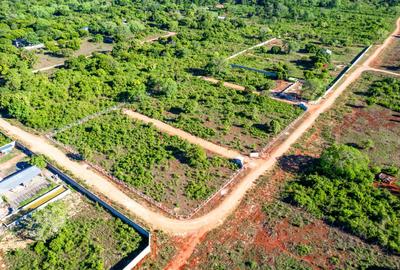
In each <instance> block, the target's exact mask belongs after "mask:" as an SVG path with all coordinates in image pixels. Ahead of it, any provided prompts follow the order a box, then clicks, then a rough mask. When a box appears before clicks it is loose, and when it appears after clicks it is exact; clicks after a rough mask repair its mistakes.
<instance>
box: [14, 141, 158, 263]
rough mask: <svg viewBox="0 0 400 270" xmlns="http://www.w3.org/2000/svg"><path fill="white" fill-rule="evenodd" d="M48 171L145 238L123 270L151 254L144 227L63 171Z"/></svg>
mask: <svg viewBox="0 0 400 270" xmlns="http://www.w3.org/2000/svg"><path fill="white" fill-rule="evenodd" d="M16 146H17V147H18V148H19V149H21V150H22V151H23V152H25V153H26V154H28V155H29V156H31V155H34V153H33V152H32V151H31V150H29V149H28V148H27V147H25V146H24V145H22V144H21V143H19V142H16ZM47 169H48V170H49V171H50V172H52V173H54V174H56V175H58V177H59V178H60V179H61V180H62V181H64V182H65V183H67V184H68V185H70V186H72V187H73V188H74V189H76V190H77V191H79V192H80V193H81V194H83V195H85V196H86V197H87V198H89V199H90V200H92V201H94V202H96V203H98V204H99V205H101V206H102V207H103V208H105V209H106V210H107V211H109V212H110V213H111V214H112V215H113V216H115V217H117V218H119V219H121V220H122V221H123V222H125V223H126V224H128V225H129V226H131V227H132V228H134V229H135V230H136V231H137V232H138V233H139V234H140V235H141V236H142V237H143V240H144V241H143V242H144V244H142V245H141V250H139V251H138V253H137V255H136V256H135V258H133V259H132V261H130V262H129V263H128V265H126V266H124V267H123V268H122V269H123V270H131V269H132V268H133V267H135V266H136V265H137V264H138V263H139V262H140V261H141V260H142V259H143V258H144V257H146V255H147V254H149V253H150V252H151V247H150V243H151V234H150V232H148V231H147V230H145V229H144V228H143V227H142V226H140V225H139V224H137V223H135V222H134V221H132V220H131V219H130V218H128V217H127V216H125V215H123V214H122V213H121V212H119V211H118V210H117V209H115V208H114V207H112V206H111V205H109V204H108V203H106V202H105V201H103V200H102V199H100V198H99V197H97V196H96V195H94V194H93V193H92V192H90V191H89V190H88V189H86V188H84V187H83V186H81V185H80V184H79V183H77V182H76V181H75V180H73V179H72V178H71V177H69V176H68V175H66V174H65V173H63V172H62V171H60V170H59V169H57V168H56V167H55V166H54V165H52V164H50V163H47Z"/></svg>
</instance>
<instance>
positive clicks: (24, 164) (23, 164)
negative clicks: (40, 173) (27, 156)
mask: <svg viewBox="0 0 400 270" xmlns="http://www.w3.org/2000/svg"><path fill="white" fill-rule="evenodd" d="M31 166H32V165H31V164H29V163H28V162H26V161H21V162H18V163H17V164H16V165H15V167H16V168H17V169H18V170H23V169H26V168H29V167H31Z"/></svg>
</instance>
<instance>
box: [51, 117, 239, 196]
mask: <svg viewBox="0 0 400 270" xmlns="http://www.w3.org/2000/svg"><path fill="white" fill-rule="evenodd" d="M56 139H57V140H59V141H60V142H62V143H64V144H69V145H72V146H74V147H75V148H76V149H77V150H78V151H79V153H81V154H82V155H83V157H84V158H85V159H87V160H89V161H91V162H93V163H96V164H99V165H101V166H103V167H104V168H105V169H106V170H108V171H110V172H111V173H112V174H113V175H115V176H116V177H117V178H118V179H120V180H122V181H124V182H126V183H127V184H129V185H132V186H134V187H136V188H138V189H140V190H143V191H144V192H145V193H147V194H149V195H150V196H152V197H153V198H154V199H156V200H158V201H161V200H162V199H163V198H165V195H166V193H167V192H169V190H170V188H171V187H169V186H168V184H167V181H166V180H164V179H160V177H156V175H157V171H158V169H159V168H160V166H161V167H165V166H167V167H168V164H169V161H177V162H178V163H179V164H181V165H180V166H183V167H184V168H185V175H186V178H188V179H189V182H191V184H189V183H188V187H187V189H186V196H188V197H189V198H191V199H200V198H205V197H206V196H207V195H209V194H210V192H211V191H212V189H211V188H210V187H211V186H212V185H213V180H215V178H218V177H217V175H215V173H214V172H213V168H214V167H225V168H232V169H233V168H234V167H235V166H234V164H233V163H230V162H229V161H228V160H226V159H221V158H217V157H213V158H212V157H208V156H207V155H206V153H205V151H204V150H203V149H202V148H200V147H198V146H195V145H192V144H190V143H188V142H187V141H184V140H182V139H179V138H178V137H172V136H169V135H166V134H163V133H161V132H159V131H157V130H156V129H155V128H153V127H151V126H148V125H145V124H141V123H139V122H136V121H134V120H132V119H130V118H128V117H127V116H123V115H122V114H119V113H112V114H109V115H104V116H101V117H99V118H97V119H94V120H91V121H89V122H86V123H84V124H82V125H80V126H76V127H73V128H71V129H69V130H67V131H65V132H62V133H59V134H58V135H57V137H56ZM157 168H158V169H157ZM183 180H184V179H181V181H183ZM192 182H193V183H192ZM198 185H201V188H199V187H198ZM199 189H201V192H200V191H199Z"/></svg>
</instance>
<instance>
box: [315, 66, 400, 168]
mask: <svg viewBox="0 0 400 270" xmlns="http://www.w3.org/2000/svg"><path fill="white" fill-rule="evenodd" d="M387 78H388V77H387V76H384V75H380V74H377V73H364V74H363V76H362V78H361V79H360V80H359V81H357V82H356V83H355V84H353V86H352V87H351V92H349V94H348V95H349V97H348V100H347V101H346V102H344V101H342V102H340V103H339V104H338V105H337V107H336V108H337V109H336V112H338V113H337V115H331V116H330V119H327V120H326V122H325V123H324V126H323V127H322V128H323V129H324V130H327V132H324V134H325V135H326V136H327V138H328V139H329V138H332V139H333V140H335V141H337V142H340V143H346V144H350V145H354V146H356V147H357V148H359V149H362V151H364V152H366V153H367V154H368V156H369V157H370V159H371V160H372V162H373V163H374V164H375V165H379V166H382V165H396V166H400V156H399V153H400V140H399V137H400V113H399V112H398V111H397V112H396V111H394V110H391V109H389V108H386V107H384V106H381V105H378V104H372V105H368V103H371V101H369V102H368V100H369V99H371V98H373V96H370V94H369V90H370V91H372V92H373V93H375V94H376V93H377V90H376V89H373V88H371V87H373V86H374V85H375V84H377V83H378V84H382V82H385V81H386V80H387ZM397 82H399V80H398V79H397ZM390 89H392V90H393V92H395V91H396V90H395V89H394V88H390ZM383 95H384V96H383V100H382V99H379V98H375V99H374V100H375V101H376V102H378V103H379V102H382V104H384V103H385V102H384V101H385V100H387V101H388V103H389V104H388V106H395V105H396V104H399V96H400V92H399V90H398V89H397V99H396V98H395V97H394V96H390V95H389V94H388V93H385V94H383ZM397 106H399V105H397ZM328 123H329V124H328ZM332 123H336V125H332ZM328 131H329V132H328ZM329 134H331V135H329ZM368 141H371V142H368ZM367 144H368V145H369V146H366V145H367Z"/></svg>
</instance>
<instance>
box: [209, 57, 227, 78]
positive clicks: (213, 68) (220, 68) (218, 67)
mask: <svg viewBox="0 0 400 270" xmlns="http://www.w3.org/2000/svg"><path fill="white" fill-rule="evenodd" d="M227 68H228V62H227V61H226V60H225V59H224V58H219V57H214V58H213V59H211V61H209V62H208V63H207V65H206V66H205V68H204V69H205V70H206V72H207V74H208V75H212V76H219V75H223V74H225V73H226V70H227Z"/></svg>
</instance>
